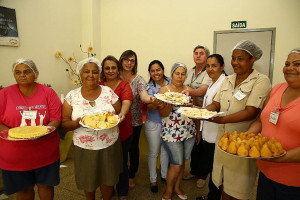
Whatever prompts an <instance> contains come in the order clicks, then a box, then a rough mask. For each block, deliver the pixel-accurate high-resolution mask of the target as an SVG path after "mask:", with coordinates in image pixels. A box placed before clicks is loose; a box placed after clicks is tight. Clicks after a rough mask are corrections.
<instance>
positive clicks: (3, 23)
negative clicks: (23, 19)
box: [0, 6, 19, 46]
mask: <svg viewBox="0 0 300 200" xmlns="http://www.w3.org/2000/svg"><path fill="white" fill-rule="evenodd" d="M0 45H7V46H19V34H18V27H17V18H16V11H15V9H11V8H6V7H2V6H0Z"/></svg>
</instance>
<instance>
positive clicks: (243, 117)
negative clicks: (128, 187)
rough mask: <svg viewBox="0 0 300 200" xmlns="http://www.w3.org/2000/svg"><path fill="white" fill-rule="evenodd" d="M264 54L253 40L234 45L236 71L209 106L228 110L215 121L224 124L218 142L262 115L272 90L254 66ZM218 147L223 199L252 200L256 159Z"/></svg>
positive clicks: (216, 173)
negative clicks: (265, 102) (228, 133)
mask: <svg viewBox="0 0 300 200" xmlns="http://www.w3.org/2000/svg"><path fill="white" fill-rule="evenodd" d="M261 56H262V51H261V49H260V48H259V47H258V46H256V45H255V44H254V43H253V42H251V41H249V40H243V41H240V42H238V43H237V45H236V46H235V47H234V48H233V50H232V58H231V65H232V67H233V70H234V74H232V75H229V76H228V77H226V78H225V79H224V81H223V82H222V84H221V86H220V90H219V91H218V92H217V94H216V96H215V97H214V100H213V102H212V104H210V105H208V106H206V108H207V109H208V110H211V111H221V112H224V115H223V116H221V117H215V118H214V119H213V120H212V121H213V122H215V123H219V124H220V125H219V130H218V135H217V140H216V141H219V139H220V137H221V136H222V134H223V133H224V132H233V131H238V132H245V131H246V130H247V129H248V127H249V125H250V124H251V122H253V120H255V119H256V117H257V115H258V114H259V112H260V110H261V108H262V106H263V103H264V101H265V99H266V96H267V95H268V93H269V91H270V89H271V84H270V80H269V78H268V77H267V76H266V75H263V74H261V73H259V72H258V71H256V70H255V69H253V64H254V62H255V61H257V60H258V59H260V57H261ZM215 146H216V147H215V155H214V164H213V172H212V180H213V182H214V184H215V185H216V186H217V187H220V186H221V185H222V189H223V191H222V199H223V200H227V199H249V198H250V194H251V191H252V189H253V186H254V183H255V180H256V175H257V167H256V163H255V160H254V159H244V158H238V157H235V156H232V155H228V154H226V153H225V152H223V151H222V150H220V149H219V148H218V146H217V145H215Z"/></svg>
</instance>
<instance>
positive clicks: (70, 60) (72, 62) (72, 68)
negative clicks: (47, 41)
mask: <svg viewBox="0 0 300 200" xmlns="http://www.w3.org/2000/svg"><path fill="white" fill-rule="evenodd" d="M80 50H81V52H83V53H85V54H87V56H88V57H90V56H91V57H94V56H96V54H95V53H94V52H93V51H94V49H93V47H92V46H91V45H90V46H88V48H87V50H86V51H84V50H83V49H82V46H81V45H80ZM55 57H56V58H61V59H62V60H63V61H64V62H65V63H66V64H67V68H66V72H67V73H68V76H69V78H70V80H71V81H72V82H73V84H74V85H76V86H78V87H80V86H81V85H82V83H81V80H80V77H79V74H77V73H76V66H77V64H78V62H77V60H76V58H75V55H73V56H68V57H63V55H62V52H61V51H56V52H55Z"/></svg>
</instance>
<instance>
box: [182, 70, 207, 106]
mask: <svg viewBox="0 0 300 200" xmlns="http://www.w3.org/2000/svg"><path fill="white" fill-rule="evenodd" d="M211 82H212V80H211V78H210V77H209V76H208V74H207V72H206V67H204V68H203V69H202V70H201V71H200V72H199V73H198V74H196V66H195V67H193V68H192V69H189V70H188V72H187V76H186V80H185V82H184V84H185V85H188V86H191V87H192V88H194V89H197V88H200V87H201V85H209V84H210V83H211ZM197 101H198V103H201V104H199V105H202V101H203V97H197Z"/></svg>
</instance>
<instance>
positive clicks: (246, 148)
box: [217, 131, 286, 159]
mask: <svg viewBox="0 0 300 200" xmlns="http://www.w3.org/2000/svg"><path fill="white" fill-rule="evenodd" d="M217 145H218V147H219V148H220V149H221V150H222V151H224V152H226V153H228V154H230V155H233V156H238V157H243V158H256V159H267V158H275V157H281V156H283V155H285V154H286V151H285V150H284V149H283V148H282V145H281V144H280V142H278V141H277V140H276V139H275V138H274V137H272V138H270V139H268V138H267V137H265V136H262V135H261V134H260V133H259V134H257V135H256V134H254V133H238V132H237V131H234V132H233V133H228V132H226V133H224V134H223V135H222V137H221V138H220V140H219V142H218V143H217Z"/></svg>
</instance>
